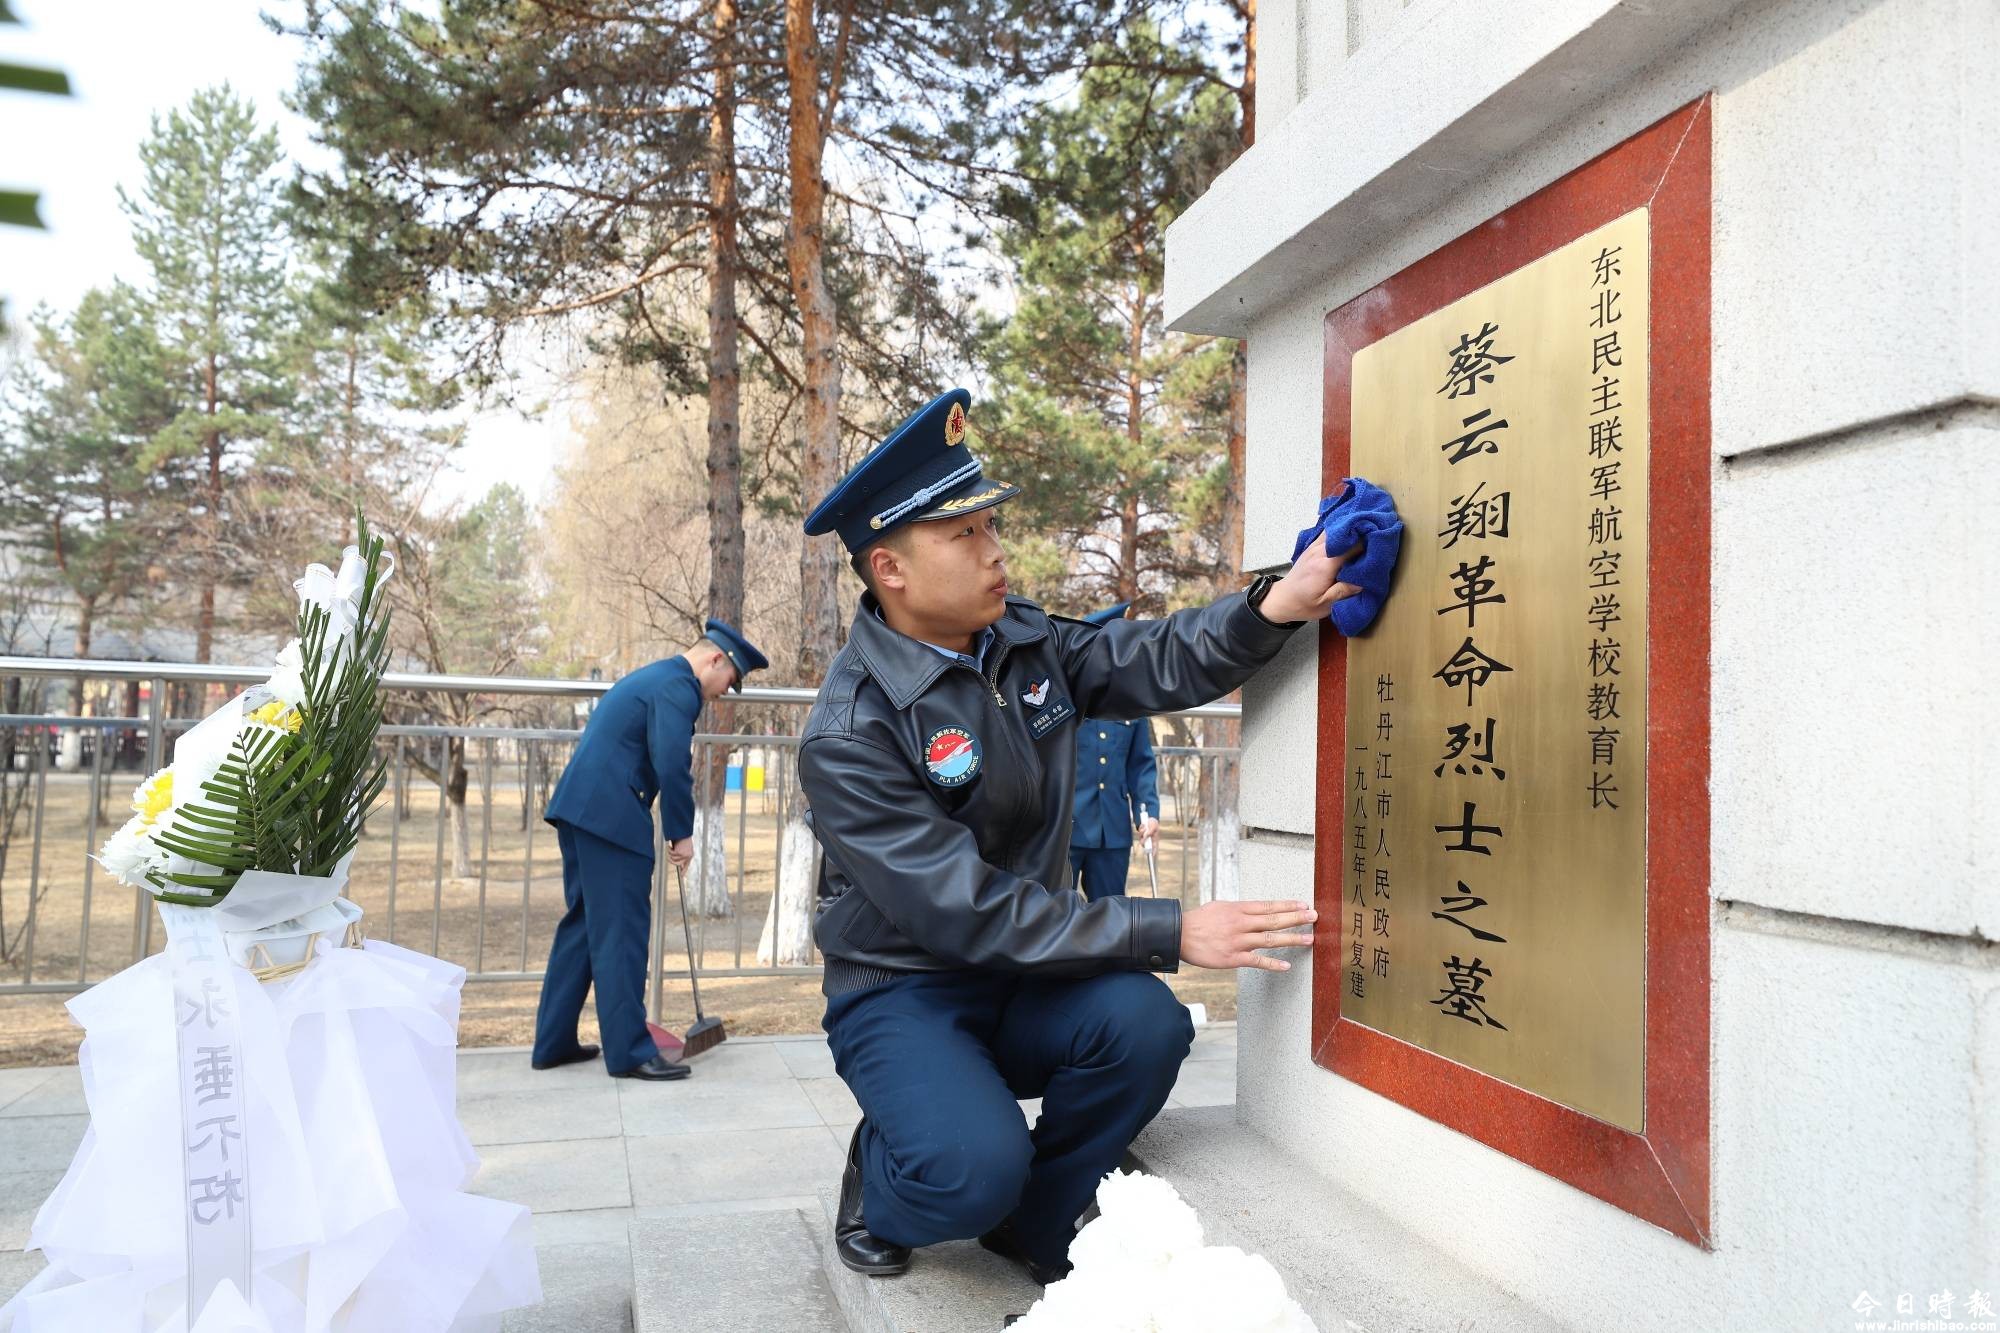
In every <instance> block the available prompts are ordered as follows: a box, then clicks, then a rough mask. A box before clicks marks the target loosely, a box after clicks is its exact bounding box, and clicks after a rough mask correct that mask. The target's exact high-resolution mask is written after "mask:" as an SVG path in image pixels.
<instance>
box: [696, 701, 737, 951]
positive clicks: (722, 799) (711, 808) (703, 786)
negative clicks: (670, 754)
mask: <svg viewBox="0 0 2000 1333" xmlns="http://www.w3.org/2000/svg"><path fill="white" fill-rule="evenodd" d="M717 711H718V712H720V711H721V710H720V709H718V710H717ZM734 711H735V710H734V709H731V710H730V712H732V713H733V712H734ZM705 716H707V715H706V714H705ZM702 729H703V730H706V728H702ZM716 729H717V730H718V731H727V730H728V729H729V724H728V723H727V722H720V723H718V724H717V726H716ZM691 762H692V765H693V768H694V834H693V837H694V861H693V862H692V863H691V864H690V865H689V866H688V869H687V902H688V913H689V915H691V916H697V917H710V918H721V917H727V916H729V915H731V914H732V913H733V912H734V911H735V906H734V904H733V903H731V902H730V900H729V837H728V830H729V806H728V793H727V792H726V790H725V788H726V787H727V786H728V774H729V750H728V747H726V746H722V745H706V744H702V743H700V742H697V743H696V744H695V748H694V755H693V758H692V761H691Z"/></svg>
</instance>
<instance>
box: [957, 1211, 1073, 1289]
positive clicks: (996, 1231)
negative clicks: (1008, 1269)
mask: <svg viewBox="0 0 2000 1333" xmlns="http://www.w3.org/2000/svg"><path fill="white" fill-rule="evenodd" d="M979 1243H980V1245H981V1246H982V1247H983V1248H985V1249H988V1250H991V1251H992V1252H993V1253H995V1254H997V1255H999V1256H1000V1257H1001V1258H1002V1259H1011V1260H1013V1261H1014V1262H1015V1263H1017V1264H1019V1265H1021V1267H1023V1268H1025V1269H1027V1270H1028V1276H1029V1277H1031V1278H1033V1279H1034V1280H1035V1285H1037V1286H1041V1287H1046V1286H1048V1285H1050V1284H1051V1283H1055V1282H1060V1281H1062V1280H1063V1279H1064V1278H1066V1277H1068V1276H1069V1273H1070V1268H1071V1264H1070V1262H1069V1260H1067V1259H1065V1260H1063V1261H1062V1262H1061V1263H1057V1264H1043V1263H1036V1262H1035V1261H1034V1260H1033V1259H1030V1258H1029V1257H1028V1252H1027V1251H1026V1250H1024V1249H1022V1248H1021V1239H1020V1237H1019V1236H1017V1235H1015V1234H1014V1219H1012V1218H1011V1217H1010V1218H1008V1219H1007V1220H1006V1221H1005V1222H1002V1223H1001V1224H1000V1225H999V1226H997V1227H995V1228H993V1230H991V1231H989V1232H987V1233H986V1234H985V1235H983V1236H981V1237H980V1238H979Z"/></svg>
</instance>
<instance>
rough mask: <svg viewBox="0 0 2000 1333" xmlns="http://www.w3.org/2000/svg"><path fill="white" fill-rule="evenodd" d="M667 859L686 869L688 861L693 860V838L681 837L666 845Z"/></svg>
mask: <svg viewBox="0 0 2000 1333" xmlns="http://www.w3.org/2000/svg"><path fill="white" fill-rule="evenodd" d="M667 859H668V860H669V861H672V862H673V863H674V864H675V865H677V866H679V867H680V868H681V869H683V870H686V869H687V868H688V863H689V862H690V861H692V860H694V839H693V838H681V839H678V840H676V841H675V842H673V843H672V844H670V845H669V846H668V847H667Z"/></svg>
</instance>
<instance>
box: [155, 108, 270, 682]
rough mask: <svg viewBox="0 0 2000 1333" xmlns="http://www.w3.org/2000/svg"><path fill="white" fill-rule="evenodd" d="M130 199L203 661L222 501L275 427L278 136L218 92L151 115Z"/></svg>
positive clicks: (223, 517) (221, 550)
mask: <svg viewBox="0 0 2000 1333" xmlns="http://www.w3.org/2000/svg"><path fill="white" fill-rule="evenodd" d="M139 160H140V163H141V166H142V168H143V171H144V177H143V182H142V184H141V186H140V189H139V192H138V194H137V195H132V194H128V193H127V192H125V191H124V190H123V189H121V190H120V191H119V197H120V199H121V201H122V202H123V203H124V206H125V210H126V212H127V214H128V215H129V216H130V218H131V221H132V239H133V244H134V245H135V246H136V247H137V249H138V251H139V256H140V258H142V259H143V260H144V261H145V262H146V266H147V268H148V270H149V272H150V276H151V279H152V286H151V291H150V293H149V297H150V300H151V303H152V308H153V315H154V321H155V325H156V328H157V329H158V333H159V337H160V341H161V343H162V344H163V345H164V346H165V347H166V349H167V351H168V353H169V354H170V356H171V357H172V358H173V359H174V361H175V362H176V369H177V372H178V373H177V376H176V378H177V379H178V380H179V381H180V382H181V383H182V384H183V385H186V386H190V387H191V401H190V402H189V403H188V405H187V406H186V407H185V408H184V409H183V410H182V411H181V412H180V414H179V415H178V416H177V417H176V418H175V419H174V420H173V421H172V422H170V423H168V425H167V426H166V427H165V428H164V429H162V430H161V431H160V432H159V433H158V434H157V435H156V436H155V437H154V440H153V444H152V447H151V449H150V450H149V461H150V462H152V463H154V464H155V465H158V466H162V467H166V468H170V469H172V470H173V471H174V472H175V473H176V474H177V476H178V477H179V478H180V479H181V482H182V484H183V485H185V486H186V488H187V491H188V495H187V498H188V500H189V501H190V503H191V507H192V510H193V525H192V530H193V535H194V538H195V547H194V550H193V552H192V553H191V554H192V559H191V560H190V561H189V562H188V563H189V566H190V568H189V569H188V571H187V572H188V576H189V578H190V581H192V582H193V583H194V585H195V586H196V588H197V589H198V595H199V611H198V615H197V620H196V625H195V660H196V661H198V662H206V661H209V660H210V656H211V652H212V650H213V646H214V641H215V629H216V617H217V611H216V592H217V588H218V587H219V586H220V585H222V584H224V583H225V582H229V581H231V580H232V579H233V578H234V577H236V576H235V575H234V574H233V571H234V570H236V569H239V568H241V567H242V566H243V563H244V562H241V561H238V560H236V559H235V558H234V553H233V551H232V546H231V520H232V517H233V514H232V509H231V500H232V498H233V495H234V493H235V490H236V487H237V486H238V484H239V483H240V481H241V480H242V478H243V476H244V475H245V473H246V472H247V471H248V470H249V467H250V463H251V458H252V455H253V453H254V450H255V448H256V446H257V444H258V443H259V442H260V441H263V440H266V439H269V438H271V437H272V436H273V435H274V434H275V432H276V430H277V419H276V416H275V415H274V414H275V411H276V409H277V408H278V407H279V406H280V405H281V404H282V401H283V396H284V383H283V379H282V375H281V369H280V364H279V356H278V353H279V343H280V333H281V330H282V329H283V328H284V327H285V324H286V322H287V313H286V301H285V253H284V248H283V247H284V232H283V228H282V227H281V225H280V219H279V214H278V190H279V180H278V176H277V172H276V168H277V165H278V162H279V152H278V138H277V134H276V133H275V131H273V130H272V129H270V128H269V127H268V126H260V125H259V124H258V122H257V114H256V108H255V107H254V106H253V105H252V104H251V103H250V102H249V101H248V100H247V99H244V98H241V97H238V96H237V95H236V94H235V93H234V92H233V91H231V89H230V88H229V86H228V85H227V84H224V85H222V86H221V87H218V88H208V89H204V90H202V91H201V92H198V93H196V94H195V95H194V97H193V98H192V99H191V100H190V101H189V102H188V105H187V106H186V107H185V108H183V109H179V110H174V111H170V112H168V113H167V114H166V115H165V116H164V117H160V116H155V117H154V118H153V128H152V133H151V135H150V136H149V137H148V138H147V140H146V141H145V142H144V143H142V144H141V145H140V147H139Z"/></svg>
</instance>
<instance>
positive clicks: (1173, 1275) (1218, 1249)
mask: <svg viewBox="0 0 2000 1333" xmlns="http://www.w3.org/2000/svg"><path fill="white" fill-rule="evenodd" d="M1158 1292H1159V1295H1158V1298H1157V1300H1158V1304H1157V1305H1156V1306H1155V1317H1154V1324H1153V1326H1154V1328H1156V1329H1157V1330H1158V1333H1215V1330H1217V1329H1225V1328H1226V1329H1229V1330H1231V1333H1314V1329H1313V1322H1312V1320H1311V1319H1310V1318H1309V1317H1308V1316H1307V1315H1306V1312H1305V1311H1304V1310H1302V1309H1300V1308H1299V1304H1298V1302H1297V1301H1295V1300H1293V1299H1292V1298H1291V1297H1290V1296H1288V1295H1286V1294H1285V1280H1284V1279H1283V1278H1281V1277H1279V1276H1278V1270H1277V1269H1275V1268H1273V1267H1271V1262H1270V1260H1268V1259H1266V1258H1264V1256H1262V1255H1261V1254H1245V1253H1244V1252H1243V1251H1241V1250H1239V1249H1237V1248H1236V1247H1235V1246H1233V1245H1211V1246H1208V1247H1206V1248H1204V1249H1200V1250H1196V1251H1195V1252H1194V1253H1192V1254H1188V1255H1184V1256H1182V1257H1181V1258H1180V1259H1179V1260H1177V1261H1176V1262H1175V1263H1174V1264H1173V1265H1172V1267H1170V1268H1169V1269H1168V1270H1167V1280H1166V1282H1165V1284H1164V1285H1162V1286H1161V1287H1160V1288H1158Z"/></svg>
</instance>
